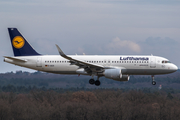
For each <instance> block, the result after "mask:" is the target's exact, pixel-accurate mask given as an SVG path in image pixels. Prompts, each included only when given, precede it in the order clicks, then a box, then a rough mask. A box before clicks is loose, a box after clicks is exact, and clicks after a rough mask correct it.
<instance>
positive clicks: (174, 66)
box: [172, 64, 178, 72]
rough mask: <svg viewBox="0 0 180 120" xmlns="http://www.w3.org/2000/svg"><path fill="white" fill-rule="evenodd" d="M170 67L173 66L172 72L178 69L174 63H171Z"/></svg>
mask: <svg viewBox="0 0 180 120" xmlns="http://www.w3.org/2000/svg"><path fill="white" fill-rule="evenodd" d="M172 68H173V70H174V72H175V71H177V70H178V67H177V66H176V65H174V64H173V67H172Z"/></svg>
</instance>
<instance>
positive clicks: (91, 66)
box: [56, 45, 104, 73]
mask: <svg viewBox="0 0 180 120" xmlns="http://www.w3.org/2000/svg"><path fill="white" fill-rule="evenodd" d="M56 47H57V49H58V51H59V54H60V55H61V56H62V57H64V58H66V59H68V60H70V62H71V65H77V66H79V68H84V69H85V70H86V72H87V73H90V72H92V71H94V72H98V71H102V70H103V69H104V66H102V65H97V64H92V63H88V62H85V61H83V60H78V59H74V58H71V57H69V56H67V55H66V54H64V52H63V51H62V50H61V49H60V47H59V46H58V45H56Z"/></svg>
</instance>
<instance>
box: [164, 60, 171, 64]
mask: <svg viewBox="0 0 180 120" xmlns="http://www.w3.org/2000/svg"><path fill="white" fill-rule="evenodd" d="M162 63H171V62H170V61H166V60H163V61H162Z"/></svg>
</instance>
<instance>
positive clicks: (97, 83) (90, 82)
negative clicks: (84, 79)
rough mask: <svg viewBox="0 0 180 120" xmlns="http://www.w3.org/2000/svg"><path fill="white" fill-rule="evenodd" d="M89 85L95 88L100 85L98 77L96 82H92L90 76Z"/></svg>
mask: <svg viewBox="0 0 180 120" xmlns="http://www.w3.org/2000/svg"><path fill="white" fill-rule="evenodd" d="M89 84H91V85H93V84H95V85H96V86H99V85H100V84H101V82H100V81H99V76H98V78H97V80H96V81H95V80H94V78H93V76H92V78H91V79H90V80H89Z"/></svg>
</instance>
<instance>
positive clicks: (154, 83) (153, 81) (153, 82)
mask: <svg viewBox="0 0 180 120" xmlns="http://www.w3.org/2000/svg"><path fill="white" fill-rule="evenodd" d="M151 77H152V84H153V85H156V81H155V80H154V75H152V76H151Z"/></svg>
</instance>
